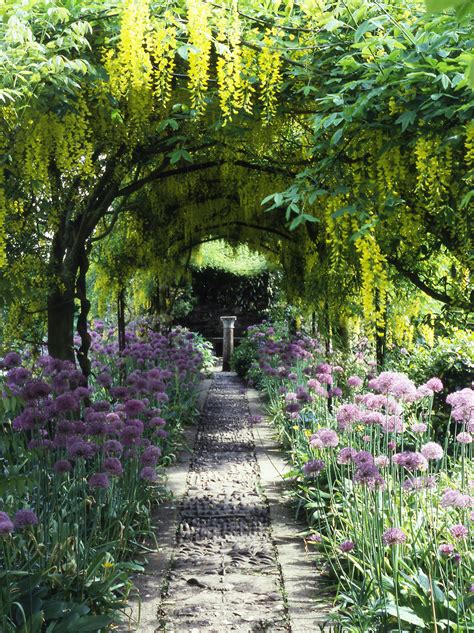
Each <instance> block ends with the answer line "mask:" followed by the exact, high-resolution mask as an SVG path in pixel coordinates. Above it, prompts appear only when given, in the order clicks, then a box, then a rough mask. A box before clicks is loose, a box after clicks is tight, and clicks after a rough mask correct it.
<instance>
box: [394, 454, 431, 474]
mask: <svg viewBox="0 0 474 633" xmlns="http://www.w3.org/2000/svg"><path fill="white" fill-rule="evenodd" d="M392 460H393V462H394V463H395V464H398V465H399V466H403V468H406V469H407V470H409V471H410V472H411V471H414V470H426V469H427V468H428V461H427V459H426V457H425V456H424V455H422V454H421V453H418V452H416V451H404V452H403V453H395V455H393V457H392Z"/></svg>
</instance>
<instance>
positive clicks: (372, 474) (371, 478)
mask: <svg viewBox="0 0 474 633" xmlns="http://www.w3.org/2000/svg"><path fill="white" fill-rule="evenodd" d="M354 482H355V483H358V484H361V485H362V486H367V487H368V488H370V489H371V490H373V489H375V488H384V487H385V480H384V478H383V477H382V475H381V474H380V471H379V469H378V468H377V466H375V464H361V465H358V466H357V468H356V471H355V473H354Z"/></svg>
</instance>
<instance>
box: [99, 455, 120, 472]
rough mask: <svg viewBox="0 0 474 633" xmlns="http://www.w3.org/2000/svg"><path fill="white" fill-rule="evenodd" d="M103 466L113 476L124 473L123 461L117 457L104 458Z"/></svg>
mask: <svg viewBox="0 0 474 633" xmlns="http://www.w3.org/2000/svg"><path fill="white" fill-rule="evenodd" d="M102 468H103V469H104V470H105V472H106V473H108V474H109V475H112V476H113V477H118V476H119V475H121V474H122V473H123V466H122V462H121V461H120V460H119V459H118V458H117V457H107V458H106V459H104V461H103V463H102Z"/></svg>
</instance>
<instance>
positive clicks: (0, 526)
mask: <svg viewBox="0 0 474 633" xmlns="http://www.w3.org/2000/svg"><path fill="white" fill-rule="evenodd" d="M14 529H15V526H14V525H13V521H12V520H11V519H10V517H9V516H8V514H7V513H6V512H0V536H5V535H7V534H11V533H12V532H13V530H14Z"/></svg>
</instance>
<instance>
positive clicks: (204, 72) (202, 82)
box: [188, 0, 212, 113]
mask: <svg viewBox="0 0 474 633" xmlns="http://www.w3.org/2000/svg"><path fill="white" fill-rule="evenodd" d="M210 16H211V7H210V5H208V4H207V3H206V2H203V1H202V0H188V42H189V45H190V50H189V56H188V62H189V84H190V86H189V87H190V92H191V106H192V108H193V109H195V110H197V112H198V113H202V112H203V111H204V108H205V94H206V91H207V87H208V83H209V63H210V56H211V38H212V33H211V26H210V23H209V19H210Z"/></svg>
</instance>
